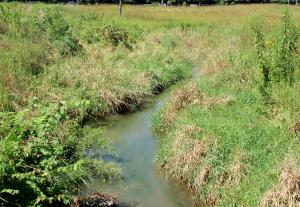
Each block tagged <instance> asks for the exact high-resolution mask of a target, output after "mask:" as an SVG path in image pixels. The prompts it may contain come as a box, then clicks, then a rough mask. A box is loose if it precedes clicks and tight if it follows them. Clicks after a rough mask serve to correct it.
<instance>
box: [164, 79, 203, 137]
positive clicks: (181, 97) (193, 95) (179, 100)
mask: <svg viewBox="0 0 300 207" xmlns="http://www.w3.org/2000/svg"><path fill="white" fill-rule="evenodd" d="M201 96H202V95H201V93H200V91H199V90H198V88H197V86H196V85H195V84H189V85H187V86H184V87H182V88H181V89H179V90H178V91H176V92H175V94H174V95H173V97H172V98H171V102H170V103H169V104H168V105H167V108H166V111H164V112H163V114H162V116H161V126H160V127H159V131H160V132H165V131H166V130H167V129H168V128H169V127H170V126H171V125H172V124H173V122H174V121H175V120H176V117H177V116H178V113H179V112H180V111H182V110H183V109H184V107H185V106H187V105H189V104H192V103H195V102H197V100H198V99H201Z"/></svg>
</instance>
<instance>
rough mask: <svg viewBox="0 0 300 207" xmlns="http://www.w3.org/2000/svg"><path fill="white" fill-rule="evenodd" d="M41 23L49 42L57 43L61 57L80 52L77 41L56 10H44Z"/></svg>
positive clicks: (67, 24)
mask: <svg viewBox="0 0 300 207" xmlns="http://www.w3.org/2000/svg"><path fill="white" fill-rule="evenodd" d="M44 12H45V17H44V20H43V23H44V25H45V30H46V32H47V34H48V37H49V40H50V41H55V42H57V45H58V48H59V50H60V53H61V54H62V55H75V54H76V53H77V52H79V51H80V49H81V45H80V44H79V40H78V39H77V38H76V37H75V35H74V34H73V33H72V31H71V30H70V25H69V23H68V22H67V21H66V20H65V19H64V17H63V15H62V13H61V12H60V11H59V10H58V9H57V8H46V9H45V10H44Z"/></svg>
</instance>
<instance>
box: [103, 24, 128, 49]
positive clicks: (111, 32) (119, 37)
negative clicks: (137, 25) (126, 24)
mask: <svg viewBox="0 0 300 207" xmlns="http://www.w3.org/2000/svg"><path fill="white" fill-rule="evenodd" d="M101 35H102V36H103V38H104V39H105V40H106V41H107V42H109V43H111V44H112V45H114V46H117V45H119V44H120V43H122V44H124V45H125V46H126V47H130V45H129V41H128V40H129V39H128V32H127V31H126V30H125V29H124V28H123V27H121V26H118V25H116V24H108V25H105V26H104V27H103V29H102V32H101Z"/></svg>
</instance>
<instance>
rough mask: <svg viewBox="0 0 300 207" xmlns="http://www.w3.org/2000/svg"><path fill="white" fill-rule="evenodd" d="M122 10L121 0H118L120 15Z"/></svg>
mask: <svg viewBox="0 0 300 207" xmlns="http://www.w3.org/2000/svg"><path fill="white" fill-rule="evenodd" d="M122 9H123V0H119V14H120V16H121V15H122Z"/></svg>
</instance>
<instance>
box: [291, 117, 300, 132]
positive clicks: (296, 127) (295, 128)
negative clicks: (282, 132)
mask: <svg viewBox="0 0 300 207" xmlns="http://www.w3.org/2000/svg"><path fill="white" fill-rule="evenodd" d="M289 132H290V133H292V134H298V133H299V132H300V120H299V121H296V122H295V123H293V124H292V125H291V126H290V127H289Z"/></svg>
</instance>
